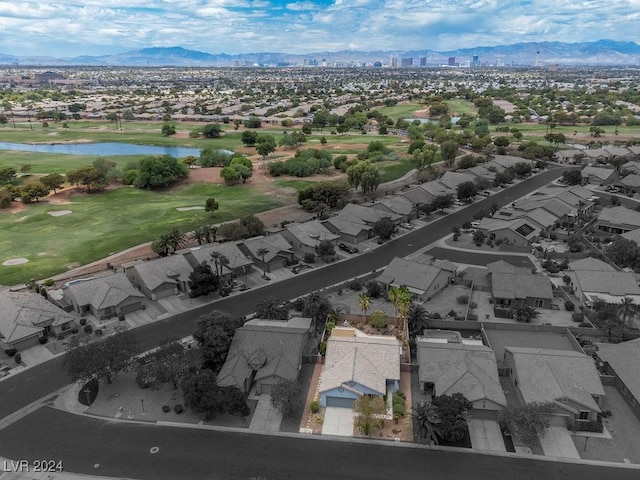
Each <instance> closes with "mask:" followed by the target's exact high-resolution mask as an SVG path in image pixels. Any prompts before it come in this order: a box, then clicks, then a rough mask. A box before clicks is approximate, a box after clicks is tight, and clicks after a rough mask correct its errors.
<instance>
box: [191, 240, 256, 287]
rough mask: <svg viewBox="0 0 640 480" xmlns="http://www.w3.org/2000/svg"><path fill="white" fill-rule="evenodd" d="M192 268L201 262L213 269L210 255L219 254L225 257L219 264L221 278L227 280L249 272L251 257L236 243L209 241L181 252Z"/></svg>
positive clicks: (212, 260)
mask: <svg viewBox="0 0 640 480" xmlns="http://www.w3.org/2000/svg"><path fill="white" fill-rule="evenodd" d="M183 254H184V258H186V259H187V261H188V262H189V264H190V265H191V267H192V268H195V267H197V266H198V265H202V263H203V262H205V263H208V264H210V265H211V268H212V269H213V270H215V269H216V268H218V267H216V264H215V261H214V258H213V257H212V255H220V256H223V257H224V258H226V259H227V261H226V264H225V265H221V266H220V269H221V271H222V273H221V275H220V277H221V280H223V281H225V282H229V281H231V280H233V279H234V278H239V277H240V276H244V275H246V274H247V273H251V270H252V268H253V259H252V257H250V256H249V255H247V254H245V253H244V252H243V251H242V250H240V248H238V245H237V244H236V243H232V242H227V243H210V244H207V245H201V246H199V247H194V248H190V249H189V250H187V251H184V252H183Z"/></svg>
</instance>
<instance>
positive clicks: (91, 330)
mask: <svg viewBox="0 0 640 480" xmlns="http://www.w3.org/2000/svg"><path fill="white" fill-rule="evenodd" d="M83 330H84V333H91V332H93V327H92V326H91V325H85V326H84V328H83Z"/></svg>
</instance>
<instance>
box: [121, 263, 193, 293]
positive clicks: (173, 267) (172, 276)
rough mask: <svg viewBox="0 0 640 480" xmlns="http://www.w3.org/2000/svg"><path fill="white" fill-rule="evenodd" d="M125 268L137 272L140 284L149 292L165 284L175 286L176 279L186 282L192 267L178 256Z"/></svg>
mask: <svg viewBox="0 0 640 480" xmlns="http://www.w3.org/2000/svg"><path fill="white" fill-rule="evenodd" d="M126 268H127V269H129V268H131V269H133V270H135V271H136V272H138V275H139V277H140V280H141V281H142V283H143V284H144V285H145V286H146V287H147V288H148V289H149V290H151V291H153V290H155V289H156V288H158V287H160V286H161V285H164V284H165V283H171V284H176V283H177V281H176V279H180V280H182V281H186V280H188V279H189V274H190V273H191V272H193V267H192V266H191V265H190V264H189V262H188V261H187V259H186V258H185V257H184V256H183V255H180V254H177V255H170V256H168V257H162V258H158V259H155V260H150V261H146V262H138V263H134V264H132V265H130V266H128V267H126Z"/></svg>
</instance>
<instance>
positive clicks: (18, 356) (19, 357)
mask: <svg viewBox="0 0 640 480" xmlns="http://www.w3.org/2000/svg"><path fill="white" fill-rule="evenodd" d="M13 358H14V359H15V361H16V363H21V362H22V355H20V354H19V353H16V356H15V357H13Z"/></svg>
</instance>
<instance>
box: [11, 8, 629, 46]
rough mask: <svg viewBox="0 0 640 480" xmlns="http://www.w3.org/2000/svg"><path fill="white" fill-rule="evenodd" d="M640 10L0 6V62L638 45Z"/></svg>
mask: <svg viewBox="0 0 640 480" xmlns="http://www.w3.org/2000/svg"><path fill="white" fill-rule="evenodd" d="M639 20H640V0H570V1H565V0H60V1H48V0H38V1H24V0H11V1H4V0H0V53H4V54H10V55H38V56H54V57H75V56H79V55H104V54H114V53H121V52H126V51H130V50H137V49H140V48H145V47H172V46H181V47H184V48H188V49H192V50H199V51H203V52H207V53H228V54H238V53H257V52H282V53H297V54H305V53H314V52H322V51H339V50H361V51H373V50H382V51H399V52H402V51H407V50H424V49H428V50H437V51H445V50H454V49H457V48H467V47H475V46H494V45H508V44H513V43H519V42H541V41H562V42H580V41H595V40H599V39H613V40H624V41H635V42H639V43H640V28H638V25H640V22H639Z"/></svg>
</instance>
